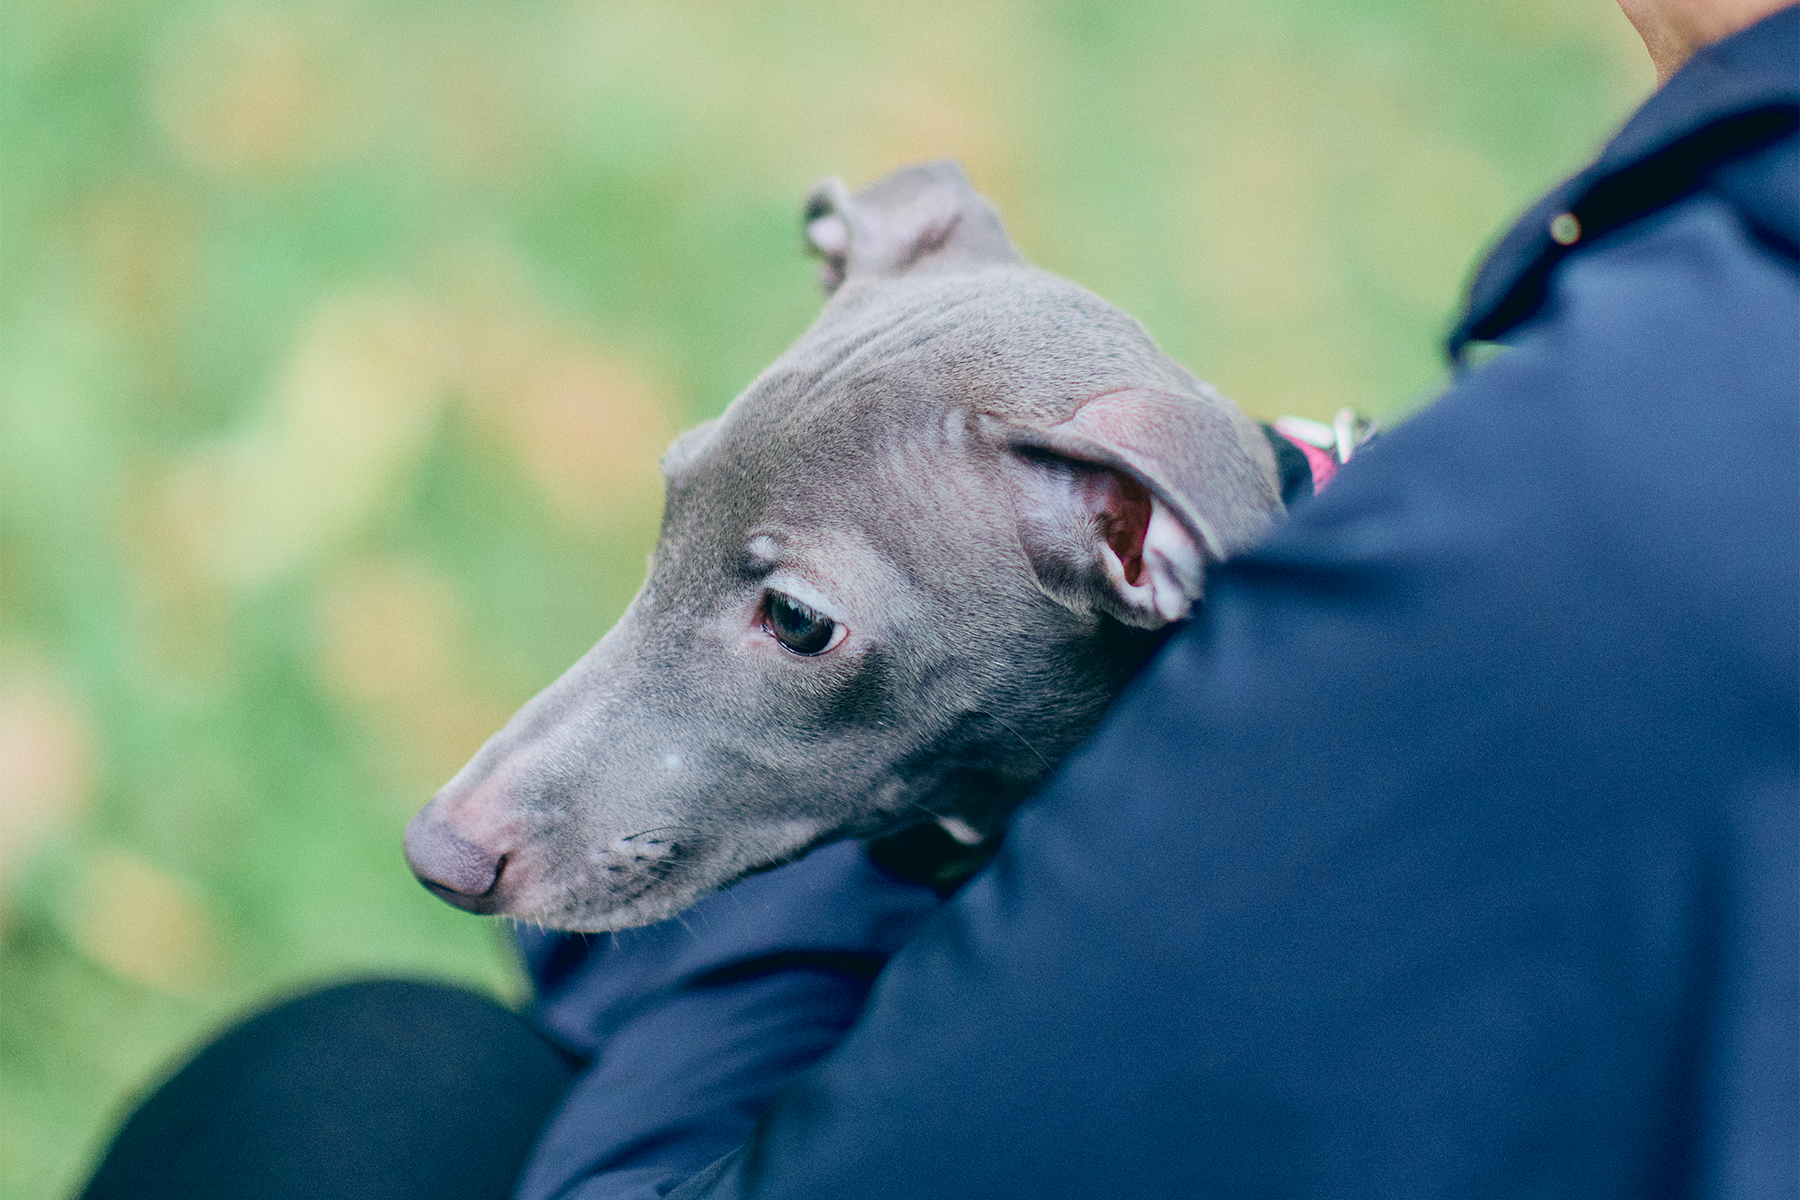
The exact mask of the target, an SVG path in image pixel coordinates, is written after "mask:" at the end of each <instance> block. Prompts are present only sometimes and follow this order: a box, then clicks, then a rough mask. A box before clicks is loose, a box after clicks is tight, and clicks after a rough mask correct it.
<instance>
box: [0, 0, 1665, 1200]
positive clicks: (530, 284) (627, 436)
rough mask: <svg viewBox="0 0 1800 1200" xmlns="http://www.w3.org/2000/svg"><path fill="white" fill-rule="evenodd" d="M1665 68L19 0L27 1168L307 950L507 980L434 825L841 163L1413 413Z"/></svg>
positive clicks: (797, 304) (322, 0) (55, 1186)
mask: <svg viewBox="0 0 1800 1200" xmlns="http://www.w3.org/2000/svg"><path fill="white" fill-rule="evenodd" d="M1650 86H1651V76H1650V72H1649V68H1648V65H1647V64H1646V63H1645V62H1644V61H1643V52H1642V49H1641V47H1640V46H1638V44H1637V43H1636V41H1635V38H1634V37H1633V36H1632V34H1631V33H1630V30H1629V28H1628V27H1627V26H1626V24H1625V22H1624V20H1623V19H1622V18H1621V17H1620V16H1619V15H1618V13H1617V12H1616V11H1614V10H1613V9H1612V7H1611V5H1610V4H1609V3H1607V2H1606V0H1485V2H1483V3H1478V4H1470V3H1462V2H1459V0H1435V2H1431V0H1194V2H1190V3H1180V4H1161V3H1128V2H1121V0H1043V2H1040V3H1023V2H1018V3H1007V2H993V3H984V2H979V0H952V2H940V3H932V2H922V3H892V2H890V3H835V4H834V3H823V2H815V0H785V2H772V3H729V2H726V0H513V2H512V3H509V4H506V5H494V4H487V3H476V2H473V0H438V2H437V3H432V4H424V3H414V2H407V0H286V2H283V3H273V2H265V3H238V2H228V3H221V2H219V0H156V2H150V0H10V2H9V3H8V4H7V5H6V6H5V7H4V9H0V102H3V105H4V107H3V109H0V137H3V142H0V155H3V164H0V165H3V170H0V372H3V374H0V379H3V385H4V415H3V417H0V453H3V455H4V459H3V464H0V465H3V471H0V488H3V489H4V490H3V495H0V501H3V509H0V512H3V520H4V523H3V525H0V605H3V609H0V622H3V625H0V670H3V671H4V684H3V688H0V786H3V787H4V795H3V797H0V936H3V939H4V940H3V944H0V1073H3V1077H0V1197H4V1198H6V1200H12V1198H15V1197H55V1196H60V1195H65V1194H67V1193H68V1191H69V1190H70V1189H71V1188H72V1187H73V1186H75V1185H76V1184H77V1183H78V1181H79V1180H80V1178H81V1176H82V1173H83V1171H84V1170H85V1166H86V1163H87V1161H88V1160H89V1157H90V1156H91V1154H92V1153H93V1152H94V1151H95V1150H96V1149H97V1148H98V1147H99V1146H100V1145H101V1144H102V1143H103V1141H104V1138H105V1137H106V1135H107V1131H108V1129H109V1127H110V1125H111V1123H112V1122H113V1120H114V1119H115V1118H116V1114H117V1113H118V1112H119V1111H120V1106H121V1105H123V1104H125V1103H127V1102H128V1101H129V1100H130V1098H131V1097H132V1096H133V1095H134V1094H136V1093H138V1091H139V1090H140V1089H141V1088H142V1087H144V1086H145V1085H146V1083H147V1082H148V1081H150V1080H151V1079H153V1078H154V1076H155V1074H156V1072H158V1071H159V1070H161V1069H163V1068H164V1067H165V1066H166V1065H167V1064H168V1063H169V1062H170V1061H171V1059H172V1058H173V1057H174V1056H176V1055H178V1054H180V1053H181V1052H182V1051H183V1050H184V1048H186V1047H188V1046H189V1045H191V1044H192V1043H193V1041H194V1040H195V1039H196V1038H198V1037H200V1036H202V1034H203V1033H204V1032H205V1031H206V1030H207V1029H209V1028H210V1027H212V1026H213V1025H214V1024H215V1023H216V1022H218V1021H220V1020H222V1019H224V1018H226V1017H228V1016H229V1015H230V1014H232V1013H234V1012H236V1011H239V1010H241V1009H242V1008H244V1007H245V1006H247V1005H253V1004H256V1003H258V1002H260V1001H262V1000H263V999H265V998H267V997H268V996H270V995H271V994H272V993H276V992H279V991H281V990H282V989H290V988H293V987H296V986H299V985H303V984H306V983H309V982H312V981H318V980H322V979H327V978H331V977H336V976H342V975H345V974H349V973H364V972H375V971H380V972H396V971H400V972H422V973H425V974H428V975H433V976H438V977H444V978H450V979H456V980H463V981H467V982H470V983H473V984H475V985H477V986H480V987H484V988H489V989H494V990H496V991H497V992H499V993H501V994H504V995H508V996H517V995H519V994H520V991H521V983H520V978H519V975H518V972H517V969H516V967H515V965H514V964H513V962H512V961H511V959H510V957H509V955H508V953H507V952H506V950H505V948H504V946H503V944H502V942H501V941H500V939H499V938H498V937H497V936H496V932H495V930H494V929H493V927H492V926H491V925H490V924H489V923H487V922H484V921H482V920H480V919H477V918H473V917H469V916H466V915H464V914H461V913H457V912H454V911H452V910H451V909H450V908H448V907H446V906H445V905H443V904H440V903H438V902H437V901H435V900H433V899H432V898H431V897H429V896H428V895H427V894H426V893H425V892H424V891H423V890H422V889H420V888H419V887H418V885H417V884H415V883H414V882H413V881H412V879H411V877H410V876H409V875H408V873H407V871H406V868H405V865H404V863H403V861H402V859H401V855H400V848H399V847H400V832H401V829H402V827H403V826H404V823H405V821H406V819H407V817H408V816H409V815H410V814H411V812H412V811H413V810H414V808H416V807H417V806H418V805H419V804H420V803H421V802H422V801H423V800H424V799H425V798H426V797H427V796H428V795H429V794H430V793H431V791H432V790H433V789H434V787H435V786H436V785H437V784H438V783H440V782H441V781H442V780H443V779H445V778H447V777H448V775H449V774H450V773H451V772H452V771H453V770H454V769H455V768H456V767H457V766H458V765H459V764H460V763H461V761H462V760H463V759H464V757H465V756H466V755H468V754H469V753H470V752H471V751H472V750H473V749H474V748H475V747H476V746H477V745H479V743H480V742H481V740H482V739H483V738H484V737H485V736H486V735H487V734H488V733H490V732H491V731H493V730H494V729H495V728H497V727H498V726H499V724H500V723H501V722H502V721H503V720H504V718H505V717H506V715H507V714H508V713H509V712H510V710H511V709H513V708H514V707H515V706H516V705H518V704H519V703H520V702H521V701H523V700H524V699H525V698H527V697H528V696H529V695H531V694H532V693H533V692H534V691H535V690H536V689H537V688H539V687H541V686H542V685H544V684H545V683H547V682H548V681H549V680H550V679H552V678H553V677H554V676H555V675H556V674H557V673H559V672H560V670H561V669H562V668H563V667H564V666H565V665H567V664H568V663H569V662H570V661H572V660H573V659H574V658H575V657H576V656H577V655H578V654H579V653H580V652H581V651H582V650H583V649H585V648H586V647H587V646H588V645H589V644H590V643H591V642H592V641H593V640H595V638H597V637H598V635H599V634H600V633H601V632H602V631H603V630H604V629H605V628H606V626H607V624H608V623H609V622H610V621H611V620H612V618H613V617H614V615H615V614H616V613H617V612H618V610H619V609H620V608H621V607H622V606H623V605H624V603H625V602H626V600H627V599H628V597H629V596H630V594H631V593H632V591H633V589H634V588H635V586H636V584H637V581H638V578H639V575H640V572H641V570H642V566H643V561H644V554H645V552H646V550H647V549H648V546H649V544H650V541H651V539H652V536H653V534H654V530H655V524H656V519H657V514H658V509H659V505H660V494H659V485H658V482H657V476H656V473H655V468H654V463H655V460H656V458H657V456H658V454H659V453H660V451H661V449H662V447H663V445H664V443H665V442H666V441H667V439H668V438H669V437H670V435H671V433H672V432H673V431H674V430H676V429H679V428H680V427H683V426H685V425H687V424H689V423H692V422H694V421H697V420H700V419H703V418H705V417H708V416H710V415H713V414H714V413H716V412H717V411H718V410H719V409H720V408H722V407H723V406H724V405H725V404H726V403H727V402H728V401H729V400H730V398H731V397H732V395H733V394H734V393H735V392H736V391H737V390H738V389H739V388H741V387H742V386H743V385H744V384H746V383H747V382H748V381H749V380H750V378H751V377H752V376H753V375H754V374H755V373H756V372H757V370H758V369H759V368H761V367H762V366H763V365H765V364H766V363H768V362H769V361H770V360H771V359H772V358H774V357H775V355H777V354H778V353H779V352H780V351H781V350H782V348H783V347H784V346H785V345H786V344H787V343H788V342H789V341H790V340H791V339H792V338H793V337H794V336H795V335H796V334H798V333H799V332H800V330H801V329H802V328H804V326H805V325H806V324H807V322H808V321H809V320H810V319H811V316H812V315H813V313H814V312H815V311H816V310H817V307H818V297H817V294H816V291H815V288H814V283H813V272H812V268H811V266H810V265H809V264H808V263H806V262H805V261H804V260H803V259H802V258H801V257H800V255H799V252H798V247H799V229H798V225H799V222H798V216H797V207H798V202H799V199H800V197H801V196H802V194H803V192H804V191H805V189H806V187H807V186H808V184H809V183H810V182H811V181H813V180H814V179H815V178H817V177H819V176H821V175H825V174H841V175H842V176H844V177H845V178H846V179H847V180H849V181H850V182H851V183H853V184H855V183H860V182H862V181H865V180H867V179H869V178H871V177H873V176H875V175H877V174H880V173H882V172H883V171H886V170H887V169H889V168H892V167H894V166H897V165H899V164H902V163H905V162H908V161H912V160H917V159H921V158H928V157H936V156H939V155H946V154H948V155H955V156H956V157H958V158H960V159H961V160H962V161H963V163H964V164H965V166H966V167H967V169H968V170H969V173H970V174H971V175H972V177H973V178H974V179H975V181H976V183H977V185H978V186H980V187H981V188H982V189H983V190H984V191H985V192H986V193H987V194H988V195H989V196H990V197H992V198H993V199H994V200H995V201H996V202H997V203H998V205H999V207H1000V209H1001V211H1002V212H1003V214H1004V215H1005V216H1006V218H1007V219H1008V221H1009V223H1010V225H1011V227H1012V229H1013V231H1014V234H1015V236H1016V238H1017V240H1018V241H1019V243H1020V245H1021V246H1022V248H1023V249H1024V250H1025V252H1026V253H1027V254H1028V255H1029V256H1030V257H1031V258H1033V259H1034V260H1035V261H1036V262H1038V263H1039V264H1040V265H1042V266H1045V267H1047V268H1049V269H1051V270H1054V271H1057V272H1060V273H1062V274H1064V275H1067V276H1069V277H1071V278H1073V279H1075V280H1077V281H1078V282H1081V283H1083V284H1085V285H1087V286H1089V287H1091V288H1093V289H1094V290H1096V291H1098V292H1099V293H1101V294H1102V295H1104V296H1106V297H1108V298H1109V299H1111V300H1113V301H1114V302H1115V303H1117V304H1119V305H1121V306H1122V307H1124V308H1125V309H1126V310H1128V311H1130V312H1132V313H1134V314H1136V315H1137V316H1138V317H1140V318H1141V319H1142V320H1144V321H1145V323H1146V324H1147V325H1148V326H1149V327H1150V329H1151V331H1152V332H1153V333H1154V334H1155V335H1156V336H1157V337H1158V338H1159V339H1160V340H1161V342H1162V344H1163V345H1164V346H1165V347H1166V348H1167V349H1168V350H1169V351H1170V352H1171V353H1172V354H1174V355H1175V356H1176V357H1177V358H1179V359H1181V360H1182V361H1184V362H1186V363H1187V364H1188V365H1189V366H1191V367H1192V368H1194V369H1195V370H1196V371H1197V372H1198V373H1199V374H1201V375H1202V376H1204V377H1207V378H1210V379H1212V380H1213V381H1214V382H1216V383H1217V384H1219V385H1220V386H1221V387H1222V388H1223V389H1224V390H1225V391H1226V392H1227V393H1229V394H1231V395H1233V396H1235V397H1236V398H1237V399H1238V400H1239V401H1240V402H1241V403H1243V404H1244V405H1245V406H1246V407H1247V408H1249V409H1250V410H1251V411H1252V412H1254V413H1257V414H1259V415H1263V416H1273V415H1275V414H1278V413H1282V412H1294V413H1301V414H1306V415H1312V416H1320V417H1323V416H1328V415H1329V414H1330V413H1331V412H1333V411H1334V410H1335V409H1336V408H1337V407H1338V406H1340V405H1342V404H1355V405H1358V406H1360V407H1362V408H1364V409H1366V410H1369V411H1372V412H1375V413H1377V414H1381V415H1384V416H1388V417H1390V418H1391V417H1396V416H1398V415H1401V414H1403V413H1404V412H1405V411H1407V410H1408V409H1409V408H1411V407H1413V406H1415V405H1417V404H1418V403H1420V402H1422V401H1423V400H1424V399H1426V398H1427V397H1428V396H1429V395H1430V393H1431V391H1432V389H1433V388H1434V387H1435V386H1436V383H1437V381H1438V380H1439V379H1440V377H1441V367H1440V365H1439V361H1438V357H1437V341H1438V338H1439V336H1440V335H1441V333H1442V331H1443V330H1444V328H1445V327H1446V325H1447V323H1448V321H1449V319H1450V316H1451V314H1452V312H1453V311H1454V308H1455V305H1456V302H1457V298H1458V292H1459V288H1460V286H1461V283H1462V281H1463V280H1464V278H1465V276H1466V273H1467V271H1468V270H1469V267H1470V265H1471V263H1472V261H1473V259H1474V258H1475V256H1476V255H1477V253H1478V251H1479V249H1480V247H1481V246H1482V245H1483V244H1485V243H1486V242H1487V241H1489V240H1490V239H1491V238H1492V237H1493V236H1494V235H1495V234H1496V233H1497V232H1498V231H1499V230H1500V229H1501V227H1502V226H1503V225H1504V223H1505V222H1506V220H1507V219H1508V217H1509V216H1510V215H1511V214H1513V213H1515V212H1516V211H1517V210H1519V209H1520V208H1521V207H1522V206H1523V205H1524V204H1525V203H1527V202H1528V201H1529V200H1530V199H1531V198H1532V197H1533V196H1534V194H1535V193H1536V192H1538V191H1539V190H1541V189H1542V188H1544V187H1545V186H1547V185H1548V184H1550V183H1551V182H1553V181H1554V180H1555V179H1556V178H1558V177H1559V176H1560V175H1562V174H1564V173H1567V172H1568V171H1570V170H1572V169H1574V168H1575V167H1577V166H1578V165H1580V163H1581V162H1582V160H1583V159H1584V157H1585V156H1587V155H1588V154H1589V153H1591V151H1592V150H1593V149H1594V148H1595V147H1596V146H1597V145H1598V143H1599V142H1600V141H1601V140H1602V139H1603V138H1604V136H1605V135H1606V134H1607V133H1608V132H1609V131H1610V130H1611V129H1612V128H1613V127H1614V126H1615V125H1616V124H1617V123H1618V122H1619V121H1620V120H1621V119H1622V118H1623V116H1624V115H1625V114H1626V113H1627V112H1629V110H1630V109H1631V108H1632V107H1633V106H1634V105H1635V104H1636V103H1637V102H1638V100H1639V99H1641V97H1642V96H1643V95H1644V94H1646V93H1647V92H1648V90H1649V88H1650Z"/></svg>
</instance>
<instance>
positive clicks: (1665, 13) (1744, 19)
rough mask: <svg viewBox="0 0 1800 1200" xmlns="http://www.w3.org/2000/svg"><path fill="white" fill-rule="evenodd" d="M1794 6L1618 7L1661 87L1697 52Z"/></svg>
mask: <svg viewBox="0 0 1800 1200" xmlns="http://www.w3.org/2000/svg"><path fill="white" fill-rule="evenodd" d="M1791 3H1793V0H1619V7H1620V8H1622V9H1624V10H1625V19H1626V20H1628V21H1630V22H1631V23H1632V25H1633V26H1634V27H1635V28H1636V29H1637V31H1638V36H1639V37H1641V38H1643V39H1644V49H1646V50H1648V51H1649V52H1650V61H1651V63H1653V64H1654V65H1655V67H1656V82H1657V84H1658V85H1659V86H1660V85H1661V84H1664V83H1667V82H1668V81H1669V76H1671V75H1673V74H1674V73H1675V72H1676V71H1678V70H1680V69H1681V64H1682V63H1684V62H1686V61H1687V60H1688V59H1690V58H1692V57H1693V56H1694V52H1695V51H1696V50H1699V49H1701V48H1702V47H1704V46H1710V45H1712V44H1713V43H1714V42H1716V41H1718V40H1719V39H1720V38H1723V37H1729V36H1731V35H1732V34H1734V33H1736V32H1737V31H1738V30H1740V29H1748V28H1749V27H1750V26H1752V25H1754V24H1756V23H1757V22H1758V21H1760V20H1762V19H1763V18H1764V17H1766V16H1768V15H1769V14H1770V13H1774V12H1780V11H1781V10H1782V9H1784V8H1786V7H1787V6H1788V5H1789V4H1791Z"/></svg>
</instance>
